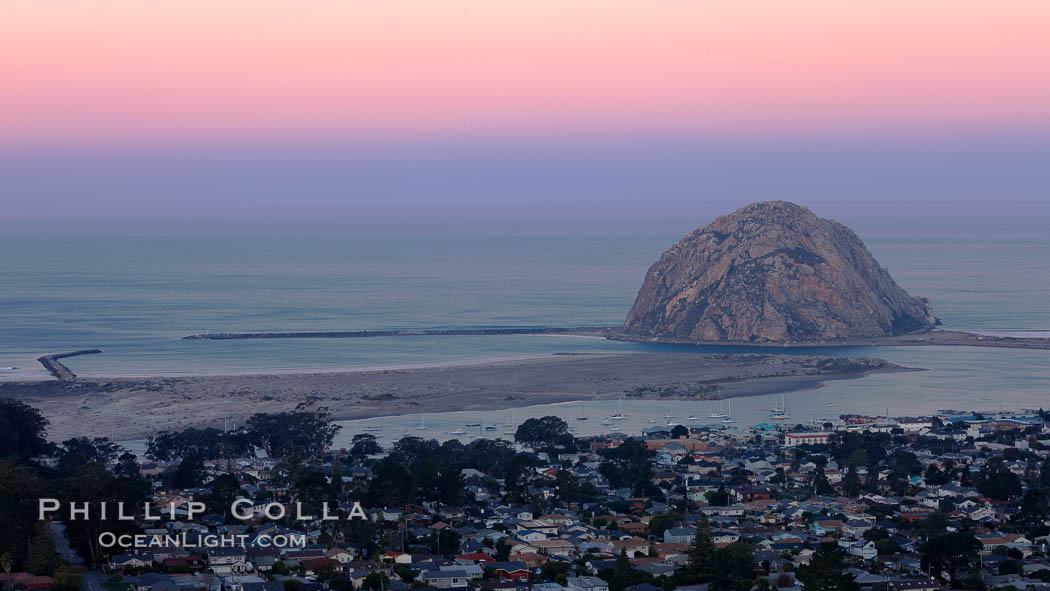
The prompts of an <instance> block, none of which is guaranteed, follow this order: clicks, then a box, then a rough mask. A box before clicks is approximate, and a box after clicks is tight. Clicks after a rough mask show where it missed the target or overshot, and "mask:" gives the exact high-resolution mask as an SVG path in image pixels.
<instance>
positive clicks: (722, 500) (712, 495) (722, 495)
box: [704, 485, 729, 507]
mask: <svg viewBox="0 0 1050 591" xmlns="http://www.w3.org/2000/svg"><path fill="white" fill-rule="evenodd" d="M704 497H706V498H707V504H708V505H711V506H712V507H725V506H727V505H729V491H727V490H726V487H725V485H722V486H720V487H718V490H709V491H707V492H705V493H704Z"/></svg>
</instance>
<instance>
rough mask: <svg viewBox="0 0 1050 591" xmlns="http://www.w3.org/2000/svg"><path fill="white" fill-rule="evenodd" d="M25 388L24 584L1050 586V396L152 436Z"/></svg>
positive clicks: (162, 587)
mask: <svg viewBox="0 0 1050 591" xmlns="http://www.w3.org/2000/svg"><path fill="white" fill-rule="evenodd" d="M3 403H4V404H3V406H2V408H0V411H2V412H0V414H2V415H3V416H2V418H3V422H4V424H5V425H8V426H11V425H17V428H13V429H12V431H11V432H10V433H9V434H8V436H7V438H6V440H5V441H4V442H3V445H4V449H2V450H0V451H2V452H3V453H4V455H5V456H8V457H7V459H5V460H3V462H2V463H0V472H3V474H0V487H3V489H5V490H3V491H2V495H0V496H2V497H3V499H2V500H3V501H4V503H3V505H4V507H5V510H4V511H5V514H4V520H5V527H4V532H2V533H0V543H3V544H5V547H4V548H0V550H2V551H3V552H4V567H5V573H4V574H2V575H0V577H2V579H3V582H4V584H5V588H8V589H18V588H23V589H29V590H34V591H35V590H41V591H42V590H45V589H55V590H58V591H66V590H70V591H72V590H74V589H77V588H84V589H90V590H92V591H98V590H99V589H105V590H106V591H180V590H182V591H189V590H197V589H203V590H206V591H322V590H325V589H333V590H337V591H350V590H351V589H358V590H362V589H371V590H377V591H387V590H397V589H410V588H412V589H464V590H465V589H468V588H469V589H491V590H505V591H510V590H518V589H540V590H542V591H563V590H568V591H656V590H658V589H659V590H661V591H671V590H672V589H689V590H694V589H695V590H702V589H712V590H748V589H874V590H881V589H885V590H893V589H900V590H905V589H906V590H916V589H929V590H933V589H947V588H959V589H994V588H1003V589H1009V588H1014V589H1050V558H1048V556H1047V545H1048V542H1050V527H1048V525H1047V524H1048V523H1050V522H1048V521H1047V517H1048V504H1047V496H1048V493H1050V423H1048V421H1050V414H1047V413H1044V412H1043V411H1031V412H1016V413H1004V414H1002V415H996V416H991V415H989V416H985V415H980V414H965V413H945V414H943V415H942V414H938V415H937V416H927V417H898V418H891V417H871V416H857V415H842V416H840V417H839V418H838V419H836V420H833V421H825V422H821V423H819V424H806V425H801V424H800V425H789V424H787V423H786V422H780V421H771V422H770V423H763V424H759V425H754V426H752V427H749V428H743V427H741V428H727V427H726V426H724V425H712V426H702V427H689V426H686V425H673V426H670V425H654V426H650V427H646V428H644V429H642V431H641V432H640V433H632V434H628V433H622V432H614V433H607V434H604V435H598V436H590V437H575V436H574V435H573V434H572V432H571V431H570V426H569V425H568V424H566V421H564V420H563V419H560V418H558V417H554V416H547V417H542V418H532V419H528V420H526V421H524V422H523V423H521V424H520V425H518V427H517V429H516V430H515V431H514V433H513V435H506V436H504V438H491V439H489V438H476V439H473V440H470V441H469V442H466V443H464V442H461V441H460V440H458V439H450V440H448V441H444V442H442V443H439V442H438V441H436V440H431V439H425V438H421V437H415V436H407V435H406V436H402V437H401V438H399V439H398V440H396V441H394V442H392V443H390V444H389V445H386V446H381V445H380V444H379V441H378V440H377V438H376V436H375V434H373V433H368V432H362V433H358V434H355V435H354V436H353V438H352V441H353V444H352V446H351V447H349V448H345V449H332V448H331V447H330V445H331V441H332V439H333V437H334V435H335V433H336V432H337V431H338V429H339V427H337V426H335V425H333V423H332V421H331V420H330V416H329V413H328V411H327V410H326V409H323V408H312V409H311V408H305V407H304V408H300V409H297V410H296V411H293V412H287V413H277V414H271V415H256V416H254V417H252V419H251V420H250V421H249V422H248V423H247V424H245V425H244V426H243V427H241V428H238V429H235V430H229V429H227V430H224V429H188V430H185V431H182V432H163V433H157V434H156V435H155V436H154V437H152V438H151V439H150V441H149V446H148V450H147V452H146V453H145V454H144V455H142V456H136V455H134V454H131V453H129V452H127V451H126V450H122V449H121V448H120V446H118V445H116V444H114V443H113V442H110V441H108V440H106V439H105V438H90V439H89V438H83V437H82V438H74V439H70V440H68V441H65V442H63V443H62V444H59V445H54V444H49V443H46V441H45V440H44V439H43V433H44V432H43V429H44V428H46V420H44V419H43V418H42V417H41V416H40V415H39V414H37V413H36V412H35V409H33V408H32V407H29V406H27V405H24V404H22V403H19V402H16V401H13V400H11V399H5V400H4V401H3ZM613 418H614V419H615V417H613ZM34 425H35V427H34ZM34 437H35V438H36V439H35V440H34ZM30 490H32V491H34V492H33V493H32V494H27V493H28V492H29V491H30ZM38 497H39V498H45V497H47V498H50V497H57V499H54V500H53V501H48V504H47V507H48V509H50V510H51V511H43V510H42V509H41V507H43V506H44V504H43V501H39V502H38ZM58 499H61V501H59V500H58ZM103 502H108V503H110V507H115V505H116V503H118V502H121V503H126V505H127V507H129V508H128V509H123V508H122V514H121V516H120V518H118V517H117V511H116V510H115V509H111V510H110V511H109V514H108V515H103V516H101V517H99V516H98V515H97V513H96V514H94V515H92V516H91V517H90V518H86V517H87V511H88V508H87V506H88V504H89V503H92V504H94V506H95V508H92V509H91V511H96V512H97V507H98V506H100V505H101V503H103ZM67 503H75V505H71V507H77V506H83V509H82V510H83V511H84V513H83V514H82V516H81V518H80V519H78V518H77V516H76V515H75V514H73V515H70V513H69V511H67V510H66V507H65V505H66V504H67ZM60 506H61V507H62V510H57V509H58V507H60ZM125 511H126V512H127V513H128V514H129V515H128V516H126V517H125V516H124V515H123V512H125ZM41 516H42V517H43V518H44V519H43V520H42V521H41V520H39V519H38V518H39V517H41ZM22 536H26V537H27V538H28V539H29V543H28V544H26V543H25V539H26V538H24V537H22ZM19 549H22V551H19Z"/></svg>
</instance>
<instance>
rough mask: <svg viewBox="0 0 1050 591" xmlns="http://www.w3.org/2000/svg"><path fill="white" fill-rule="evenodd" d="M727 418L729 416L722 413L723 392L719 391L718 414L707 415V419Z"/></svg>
mask: <svg viewBox="0 0 1050 591" xmlns="http://www.w3.org/2000/svg"><path fill="white" fill-rule="evenodd" d="M727 416H729V415H727V414H726V413H724V412H722V391H721V390H719V391H718V412H713V413H711V414H709V415H707V418H709V419H724V418H726V417H727Z"/></svg>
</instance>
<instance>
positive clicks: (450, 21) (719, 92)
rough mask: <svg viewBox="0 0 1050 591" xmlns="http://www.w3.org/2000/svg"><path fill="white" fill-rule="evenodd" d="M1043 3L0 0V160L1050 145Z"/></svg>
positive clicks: (1049, 66)
mask: <svg viewBox="0 0 1050 591" xmlns="http://www.w3.org/2000/svg"><path fill="white" fill-rule="evenodd" d="M1048 26H1050V2H1046V1H1045V0H1030V1H1026V0H1006V1H1003V2H990V1H988V0H981V1H973V0H951V1H950V2H949V1H946V0H945V1H941V0H879V1H870V2H869V1H861V0H856V1H842V0H790V1H780V0H770V1H759V2H742V1H739V0H727V1H713V0H712V1H706V0H681V1H679V0H653V1H639V0H631V1H619V0H528V1H525V0H440V1H436V0H434V1H432V0H412V1H405V0H307V1H303V2H289V1H287V0H255V1H251V2H244V1H242V0H177V1H168V0H149V1H142V0H103V1H101V2H88V1H83V0H64V1H60V0H8V1H6V2H5V3H4V7H3V9H2V14H0V84H2V86H3V88H2V91H0V145H6V146H8V147H11V146H17V145H20V144H27V143H28V144H35V143H45V144H46V143H50V142H60V143H67V142H73V143H78V142H83V141H95V140H116V141H121V140H150V141H153V140H161V141H165V140H180V141H181V140H196V139H204V140H210V139H234V140H252V139H260V138H271V139H272V138H278V139H280V138H317V137H320V138H343V137H355V136H360V135H368V136H375V135H379V136H418V135H431V136H432V135H437V136H441V135H454V136H472V135H480V136H489V135H502V134H510V135H514V134H525V135H528V134H540V135H548V134H554V135H573V134H596V133H598V134H603V133H611V134H620V133H638V132H656V133H665V132H673V133H696V134H712V135H725V134H728V135H735V134H742V135H763V134H774V135H775V134H784V133H786V134H814V133H816V134H821V133H838V132H847V133H856V132H858V131H859V132H862V133H864V132H870V131H883V130H891V131H902V132H910V131H914V130H946V129H947V130H954V129H966V130H1003V129H1006V130H1024V129H1032V128H1037V129H1038V130H1041V131H1046V130H1047V129H1048V128H1050V126H1048V123H1050V34H1048V33H1047V27H1048Z"/></svg>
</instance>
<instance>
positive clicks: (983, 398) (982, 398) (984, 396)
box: [981, 394, 992, 400]
mask: <svg viewBox="0 0 1050 591" xmlns="http://www.w3.org/2000/svg"><path fill="white" fill-rule="evenodd" d="M991 399H992V397H991V396H989V395H987V394H982V395H981V400H991Z"/></svg>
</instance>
